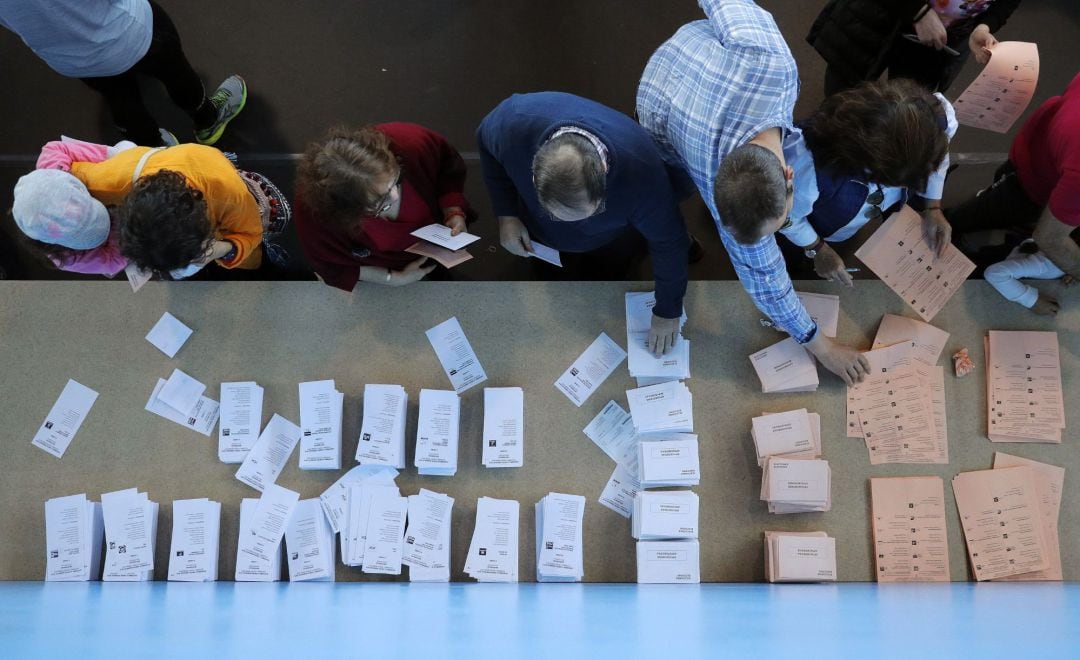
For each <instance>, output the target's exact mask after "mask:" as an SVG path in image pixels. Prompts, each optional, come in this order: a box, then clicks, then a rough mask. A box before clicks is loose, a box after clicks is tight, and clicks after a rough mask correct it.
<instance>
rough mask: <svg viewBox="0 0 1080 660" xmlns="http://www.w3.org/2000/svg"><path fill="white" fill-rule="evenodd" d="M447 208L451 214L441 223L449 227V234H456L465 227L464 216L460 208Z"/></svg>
mask: <svg viewBox="0 0 1080 660" xmlns="http://www.w3.org/2000/svg"><path fill="white" fill-rule="evenodd" d="M447 210H449V211H452V214H451V215H450V217H448V218H447V219H446V221H445V222H444V223H443V224H445V225H446V226H447V227H449V228H450V235H451V236H457V235H458V234H460V233H461V232H463V231H465V230H466V229H467V226H466V224H465V216H464V215H462V213H461V209H457V208H455V209H447Z"/></svg>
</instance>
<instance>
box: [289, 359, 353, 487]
mask: <svg viewBox="0 0 1080 660" xmlns="http://www.w3.org/2000/svg"><path fill="white" fill-rule="evenodd" d="M299 390H300V469H301V470H340V469H341V412H342V405H343V404H344V400H345V395H343V394H342V393H341V392H338V391H337V389H336V388H335V385H334V381H333V380H319V381H313V382H308V383H300V386H299Z"/></svg>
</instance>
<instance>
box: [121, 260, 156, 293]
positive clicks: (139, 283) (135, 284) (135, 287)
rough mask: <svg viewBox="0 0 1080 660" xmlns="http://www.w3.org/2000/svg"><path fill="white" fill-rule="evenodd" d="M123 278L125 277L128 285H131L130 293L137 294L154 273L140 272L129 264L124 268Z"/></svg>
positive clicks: (136, 267) (133, 265)
mask: <svg viewBox="0 0 1080 660" xmlns="http://www.w3.org/2000/svg"><path fill="white" fill-rule="evenodd" d="M124 276H125V277H127V281H128V284H130V285H131V291H132V293H138V291H139V289H141V288H143V285H144V284H146V283H147V282H149V281H150V278H152V277H153V276H154V273H152V272H149V271H145V270H140V269H139V267H138V266H136V265H135V264H133V263H129V264H128V265H127V266H124Z"/></svg>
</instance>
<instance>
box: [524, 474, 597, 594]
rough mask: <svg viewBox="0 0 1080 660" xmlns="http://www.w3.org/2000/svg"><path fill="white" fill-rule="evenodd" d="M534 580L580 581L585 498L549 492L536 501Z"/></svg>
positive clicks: (583, 564) (582, 573) (582, 568)
mask: <svg viewBox="0 0 1080 660" xmlns="http://www.w3.org/2000/svg"><path fill="white" fill-rule="evenodd" d="M535 512H536V581H537V582H581V578H582V577H584V575H585V562H584V556H583V552H584V548H583V547H582V546H583V543H582V531H581V527H582V519H583V518H584V516H585V498H584V497H582V496H580V495H565V494H563V493H548V494H547V495H545V496H544V497H543V498H542V499H541V500H540V501H539V502H537V503H536V507H535Z"/></svg>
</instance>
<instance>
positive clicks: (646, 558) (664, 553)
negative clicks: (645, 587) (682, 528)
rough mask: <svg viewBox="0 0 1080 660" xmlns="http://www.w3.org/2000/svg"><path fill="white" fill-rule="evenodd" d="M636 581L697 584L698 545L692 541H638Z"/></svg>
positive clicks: (699, 578) (641, 582) (698, 575)
mask: <svg viewBox="0 0 1080 660" xmlns="http://www.w3.org/2000/svg"><path fill="white" fill-rule="evenodd" d="M637 581H638V584H698V583H699V582H701V545H700V544H699V542H698V541H697V540H693V541H638V542H637Z"/></svg>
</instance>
